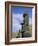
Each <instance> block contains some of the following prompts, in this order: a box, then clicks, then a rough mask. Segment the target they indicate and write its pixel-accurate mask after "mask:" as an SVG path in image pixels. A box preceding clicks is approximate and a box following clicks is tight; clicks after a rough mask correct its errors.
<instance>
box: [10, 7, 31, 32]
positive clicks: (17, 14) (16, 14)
mask: <svg viewBox="0 0 38 46" xmlns="http://www.w3.org/2000/svg"><path fill="white" fill-rule="evenodd" d="M11 12H12V17H13V18H12V23H13V24H12V31H13V32H16V31H19V29H20V30H21V25H20V23H22V22H23V14H24V13H27V14H28V15H29V24H32V8H24V7H12V8H11Z"/></svg>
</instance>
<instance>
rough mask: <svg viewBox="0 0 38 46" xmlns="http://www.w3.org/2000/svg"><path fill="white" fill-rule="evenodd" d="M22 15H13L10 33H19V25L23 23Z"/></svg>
mask: <svg viewBox="0 0 38 46" xmlns="http://www.w3.org/2000/svg"><path fill="white" fill-rule="evenodd" d="M22 15H23V14H13V15H12V17H13V21H12V22H13V25H12V31H14V32H16V31H19V29H21V25H20V23H22V21H23V17H22Z"/></svg>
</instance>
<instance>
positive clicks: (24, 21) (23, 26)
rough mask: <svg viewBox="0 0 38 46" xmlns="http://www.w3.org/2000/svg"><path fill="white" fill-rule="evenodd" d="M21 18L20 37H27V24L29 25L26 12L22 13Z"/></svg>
mask: <svg viewBox="0 0 38 46" xmlns="http://www.w3.org/2000/svg"><path fill="white" fill-rule="evenodd" d="M23 18H24V20H23V23H21V25H22V30H21V33H22V37H27V35H26V32H27V31H28V25H29V17H28V14H24V15H23Z"/></svg>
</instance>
